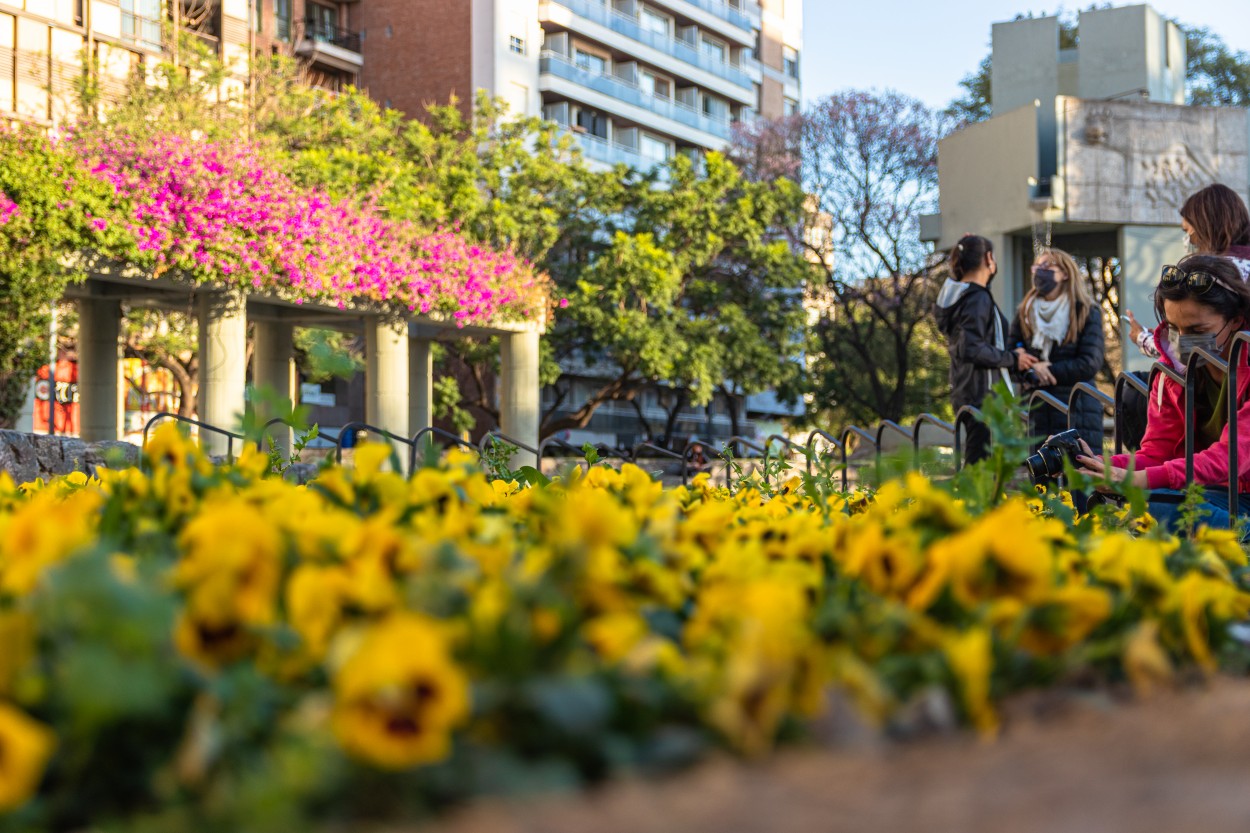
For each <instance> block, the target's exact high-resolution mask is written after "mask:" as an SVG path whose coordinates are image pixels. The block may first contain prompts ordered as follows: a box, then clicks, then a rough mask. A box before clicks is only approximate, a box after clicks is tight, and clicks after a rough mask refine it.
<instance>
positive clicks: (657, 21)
mask: <svg viewBox="0 0 1250 833" xmlns="http://www.w3.org/2000/svg"><path fill="white" fill-rule="evenodd" d="M642 27H643V28H644V29H646V30H647V31H648V32H652V33H654V34H657V35H661V36H662V37H666V38H667V37H670V36H671V35H672V31H673V30H672V21H671V20H669V18H668V16H667V15H662V14H660V13H659V12H653V11H651V10H650V9H647V8H644V9H643V10H642Z"/></svg>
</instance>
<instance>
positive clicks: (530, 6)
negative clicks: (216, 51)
mask: <svg viewBox="0 0 1250 833" xmlns="http://www.w3.org/2000/svg"><path fill="white" fill-rule="evenodd" d="M352 19H353V21H354V22H353V25H358V26H359V28H360V29H361V31H362V33H363V34H364V36H365V38H364V56H365V66H364V70H363V73H362V76H361V78H362V81H363V84H364V86H365V88H367V89H368V91H369V92H370V94H371V95H372V96H373V97H374V98H376V99H377V100H379V101H381V102H383V103H385V104H388V105H390V106H392V107H396V108H398V109H400V110H403V111H404V112H406V113H408V114H409V115H411V116H419V115H420V114H421V113H422V112H423V111H424V109H425V107H426V106H427V105H428V104H430V103H445V102H446V101H447V100H448V98H449V97H450V96H452V95H455V96H456V97H458V98H459V99H460V100H461V101H462V102H471V101H472V100H473V97H474V95H475V93H476V91H477V90H486V91H487V92H489V93H490V94H491V95H492V96H495V97H499V98H502V99H503V100H505V101H506V102H507V103H508V105H509V109H510V110H511V111H513V112H516V113H523V114H526V115H541V116H544V117H546V118H548V119H550V120H552V121H556V122H558V123H560V124H562V125H565V126H566V127H567V128H568V129H569V130H570V131H573V132H574V133H576V134H577V135H578V136H579V137H580V138H581V141H582V145H583V148H584V149H585V152H586V155H587V157H588V158H589V159H591V160H593V161H596V162H600V163H606V164H615V163H625V164H629V165H632V166H634V167H637V168H646V167H649V166H651V165H653V164H655V163H656V162H662V161H664V160H665V159H668V158H671V157H673V156H674V155H676V154H678V153H684V154H687V155H692V156H697V155H698V154H700V153H703V152H705V151H708V150H719V149H721V148H723V147H725V145H726V144H727V143H728V141H729V139H730V136H731V129H732V124H733V123H734V122H735V121H741V120H747V119H751V118H754V117H755V116H756V114H760V115H764V116H767V117H776V116H781V115H783V114H785V113H786V112H787V111H790V110H793V109H794V108H797V107H798V102H799V95H800V92H799V48H800V45H801V39H802V4H801V2H799V0H764V2H763V3H760V2H757V0H645V2H644V0H369V2H365V3H361V4H359V5H358V6H356V7H355V8H354V9H353V11H352Z"/></svg>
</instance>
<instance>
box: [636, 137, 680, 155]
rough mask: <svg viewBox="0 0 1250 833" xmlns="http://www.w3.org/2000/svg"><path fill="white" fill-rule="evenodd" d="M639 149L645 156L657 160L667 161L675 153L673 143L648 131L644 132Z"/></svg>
mask: <svg viewBox="0 0 1250 833" xmlns="http://www.w3.org/2000/svg"><path fill="white" fill-rule="evenodd" d="M638 149H639V151H640V152H641V153H642V155H643V156H644V157H645V158H647V159H651V160H653V161H655V162H667V161H668V160H669V158H671V157H672V155H673V146H672V145H671V144H669V143H668V142H666V141H664V140H663V139H657V138H656V137H655V136H651V135H648V134H646V133H644V134H642V142H641V144H640V145H639V148H638Z"/></svg>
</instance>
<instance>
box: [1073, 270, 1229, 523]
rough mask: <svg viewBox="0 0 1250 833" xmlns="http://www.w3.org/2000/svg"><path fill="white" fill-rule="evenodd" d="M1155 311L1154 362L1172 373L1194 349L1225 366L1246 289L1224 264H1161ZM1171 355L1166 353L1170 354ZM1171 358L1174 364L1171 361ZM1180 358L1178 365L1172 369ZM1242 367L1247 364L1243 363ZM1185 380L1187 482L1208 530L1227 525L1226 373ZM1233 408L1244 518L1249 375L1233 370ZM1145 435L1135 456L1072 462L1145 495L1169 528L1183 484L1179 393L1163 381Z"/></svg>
mask: <svg viewBox="0 0 1250 833" xmlns="http://www.w3.org/2000/svg"><path fill="white" fill-rule="evenodd" d="M1155 312H1156V314H1157V315H1158V317H1159V320H1160V321H1162V322H1163V323H1161V324H1160V325H1159V327H1158V328H1157V329H1156V330H1155V338H1156V339H1157V340H1158V341H1159V343H1166V344H1168V346H1169V347H1170V348H1171V349H1170V350H1166V351H1164V355H1163V356H1162V357H1161V358H1160V361H1161V362H1163V363H1164V364H1165V365H1166V366H1168V367H1171V368H1173V369H1179V368H1180V367H1183V365H1184V363H1185V362H1187V361H1188V359H1189V357H1190V356H1191V355H1192V353H1193V351H1194V348H1195V347H1202V348H1204V349H1206V350H1208V351H1209V352H1211V353H1217V354H1219V355H1222V356H1223V357H1224V358H1225V359H1226V360H1227V359H1228V357H1229V353H1230V350H1231V346H1232V337H1233V334H1235V333H1236V332H1237V331H1238V330H1241V329H1244V328H1245V327H1246V326H1247V323H1248V322H1250V286H1248V285H1247V284H1246V282H1245V281H1244V280H1242V278H1241V275H1240V273H1239V271H1238V269H1237V266H1236V265H1234V264H1233V262H1232V261H1230V260H1229V259H1228V258H1224V257H1215V256H1209V255H1192V256H1190V257H1187V258H1185V259H1184V260H1182V261H1181V262H1180V263H1179V264H1178V265H1176V266H1165V267H1164V268H1163V277H1162V279H1161V280H1160V282H1159V288H1158V289H1157V290H1156V291H1155ZM1169 354H1171V355H1169ZM1173 356H1175V357H1176V358H1175V360H1174V359H1173ZM1176 360H1179V362H1180V364H1179V365H1178V364H1177V361H1176ZM1242 361H1243V364H1242V367H1243V368H1245V367H1247V366H1248V365H1247V364H1246V363H1245V359H1243V360H1242ZM1196 376H1197V378H1196V379H1193V380H1190V382H1189V383H1190V384H1196V385H1197V389H1196V391H1195V400H1196V403H1197V408H1196V412H1195V434H1194V482H1196V483H1200V484H1202V485H1203V486H1206V487H1207V492H1206V500H1205V502H1204V504H1203V506H1202V509H1203V510H1204V511H1205V513H1206V516H1205V517H1204V518H1203V520H1204V521H1205V522H1206V523H1207V524H1209V525H1211V526H1213V527H1218V526H1227V524H1228V514H1229V506H1228V396H1229V390H1228V374H1226V373H1223V372H1221V371H1220V370H1218V369H1217V368H1215V367H1212V366H1207V367H1204V368H1203V369H1202V370H1201V371H1199V372H1197V373H1196ZM1237 387H1238V390H1237V391H1236V392H1235V396H1236V397H1237V398H1236V401H1237V402H1238V403H1239V405H1238V409H1237V425H1238V428H1239V433H1238V446H1239V458H1238V460H1239V468H1240V472H1239V474H1240V480H1241V491H1242V498H1241V505H1240V506H1238V507H1236V508H1235V509H1234V510H1233V511H1234V512H1236V513H1237V514H1238V515H1250V401H1247V391H1250V371H1247V370H1239V371H1238V379H1237ZM1146 417H1147V422H1146V435H1145V437H1144V438H1143V439H1142V445H1141V450H1140V451H1138V452H1137V454H1136V455H1135V456H1134V457H1130V456H1129V455H1126V454H1120V455H1117V456H1114V457H1111V458H1110V466H1108V465H1107V464H1106V463H1104V462H1103V461H1102V460H1101V459H1099V458H1097V457H1095V456H1094V455H1093V454H1092V453H1089V449H1088V447H1087V448H1086V452H1087V453H1089V456H1084V457H1079V458H1078V462H1080V463H1081V465H1082V467H1083V470H1084V471H1085V472H1086V473H1088V474H1093V475H1097V476H1101V475H1103V474H1104V473H1108V472H1109V473H1110V475H1111V479H1112V480H1115V481H1124V480H1125V479H1126V478H1129V477H1130V476H1131V479H1132V483H1133V485H1135V486H1138V487H1140V488H1145V489H1149V490H1151V495H1150V514H1151V515H1152V516H1154V518H1155V520H1157V521H1158V522H1159V523H1160V524H1164V525H1167V526H1168V527H1169V528H1171V529H1176V526H1177V522H1178V517H1177V514H1178V513H1177V509H1178V505H1179V498H1178V496H1179V495H1181V494H1182V492H1183V490H1184V489H1185V488H1186V486H1187V485H1188V481H1187V480H1186V478H1185V392H1184V389H1183V388H1181V386H1180V385H1178V384H1176V383H1175V382H1173V381H1171V380H1170V379H1168V378H1167V377H1165V376H1163V375H1159V376H1158V377H1156V379H1155V381H1154V387H1153V389H1152V390H1151V395H1150V402H1149V408H1148V410H1147V414H1146Z"/></svg>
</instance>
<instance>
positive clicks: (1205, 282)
mask: <svg viewBox="0 0 1250 833" xmlns="http://www.w3.org/2000/svg"><path fill="white" fill-rule="evenodd" d="M1159 283H1160V284H1161V285H1162V286H1169V287H1171V286H1178V285H1180V284H1184V285H1185V286H1187V287H1189V288H1190V289H1191V290H1193V291H1194V292H1195V293H1197V294H1199V295H1201V294H1203V293H1204V292H1206V291H1208V290H1209V289H1210V288H1211V287H1213V286H1215V285H1216V284H1219V285H1220V286H1224V281H1223V280H1221V279H1220V278H1219V277H1217V276H1216V275H1212V274H1211V273H1210V272H1198V271H1194V272H1186V271H1185V270H1184V269H1182V268H1181V267H1179V266H1164V267H1163V276H1162V277H1161V278H1160V279H1159ZM1225 288H1226V289H1227V287H1225Z"/></svg>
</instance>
